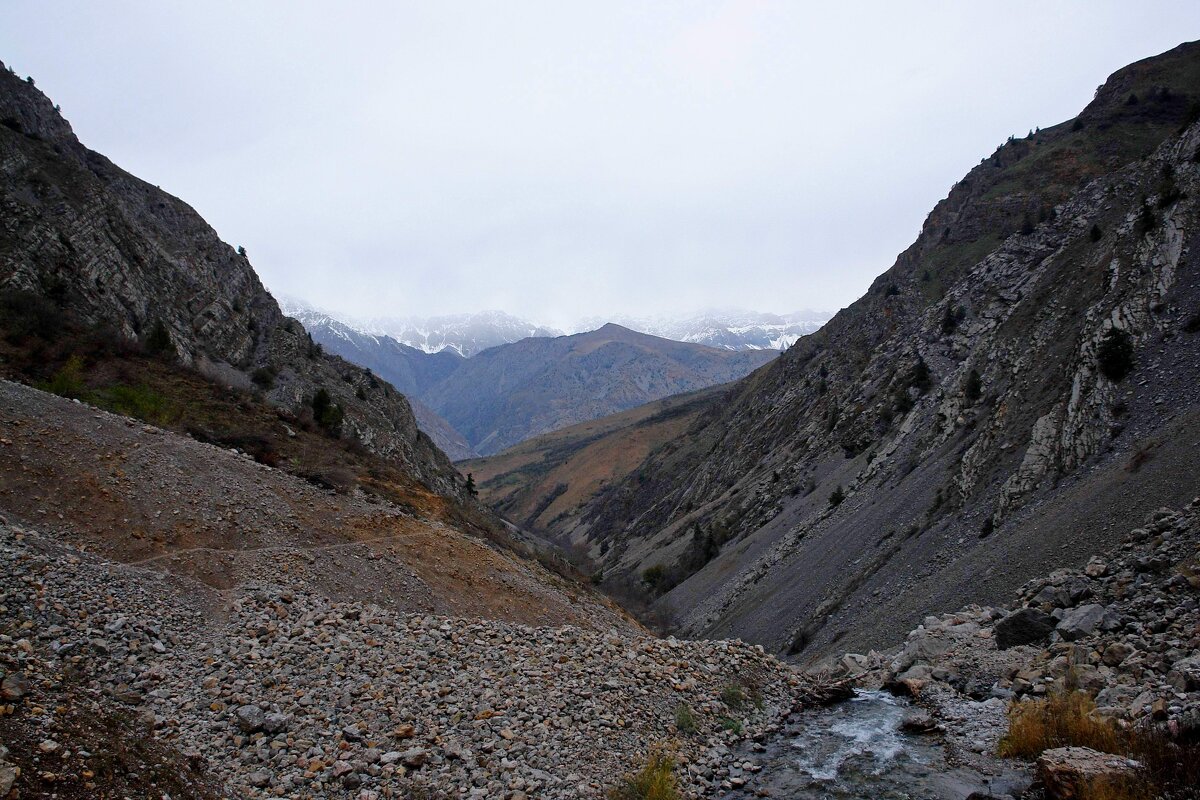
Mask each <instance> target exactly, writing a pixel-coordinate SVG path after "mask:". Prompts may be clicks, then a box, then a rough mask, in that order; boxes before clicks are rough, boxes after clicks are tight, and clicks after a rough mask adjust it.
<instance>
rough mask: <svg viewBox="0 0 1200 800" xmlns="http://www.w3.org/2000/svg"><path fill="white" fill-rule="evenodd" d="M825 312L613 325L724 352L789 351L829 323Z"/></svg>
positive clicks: (628, 320)
mask: <svg viewBox="0 0 1200 800" xmlns="http://www.w3.org/2000/svg"><path fill="white" fill-rule="evenodd" d="M831 316H832V315H831V314H827V313H825V312H822V311H797V312H795V313H792V314H766V313H761V312H757V311H743V310H738V309H729V310H720V309H710V310H707V311H702V312H698V313H696V314H688V315H684V316H675V317H671V316H666V317H622V316H617V317H614V318H613V319H612V320H611V321H612V322H615V323H617V324H619V325H623V326H624V327H626V328H629V329H630V330H635V331H640V332H642V333H649V334H651V335H653V336H661V337H662V338H664V339H674V340H675V341H677V342H694V343H696V344H706V345H708V346H709V347H720V348H723V349H725V350H786V349H787V348H789V347H791V346H792V345H793V344H794V343H795V342H796V340H797V339H799V338H800V337H801V336H807V335H808V334H810V333H813V332H815V331H817V330H820V328H821V326H822V325H824V324H825V323H826V322H828V321H829V318H830V317H831ZM605 321H607V320H600V319H591V320H586V321H585V322H583V323H581V325H580V329H590V328H594V327H598V326H599V325H600V324H602V323H603V322H605Z"/></svg>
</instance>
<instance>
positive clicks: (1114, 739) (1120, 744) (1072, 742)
mask: <svg viewBox="0 0 1200 800" xmlns="http://www.w3.org/2000/svg"><path fill="white" fill-rule="evenodd" d="M1095 711H1096V704H1095V701H1093V700H1092V698H1091V697H1090V696H1089V695H1088V694H1087V693H1085V692H1081V691H1066V692H1060V693H1057V694H1053V695H1051V696H1050V697H1047V698H1046V699H1044V700H1022V701H1019V702H1014V703H1012V704H1011V705H1010V706H1009V711H1008V718H1009V731H1008V734H1007V735H1006V736H1005V737H1004V738H1003V739H1002V740H1001V742H1000V755H1002V756H1006V757H1010V758H1025V759H1035V758H1037V757H1038V756H1040V755H1041V754H1042V753H1043V752H1044V751H1046V750H1049V749H1052V748H1056V747H1090V748H1091V749H1093V750H1098V751H1100V752H1102V753H1113V754H1115V755H1121V756H1126V757H1129V758H1133V759H1135V760H1136V761H1138V762H1139V763H1140V764H1141V768H1140V769H1139V770H1138V771H1137V772H1136V773H1135V775H1134V777H1133V778H1132V779H1130V780H1121V781H1115V782H1114V781H1108V782H1106V783H1104V784H1101V785H1093V786H1089V787H1087V793H1086V796H1087V797H1089V798H1098V799H1099V800H1149V798H1152V797H1175V796H1179V797H1190V796H1192V795H1190V794H1186V793H1185V794H1182V795H1179V794H1174V792H1177V791H1179V790H1184V791H1185V792H1187V791H1189V790H1191V789H1193V788H1194V787H1195V786H1197V785H1200V744H1197V743H1195V742H1177V741H1173V740H1171V739H1169V738H1167V737H1166V736H1165V735H1164V734H1162V733H1161V732H1159V731H1157V730H1149V729H1144V728H1121V727H1118V726H1117V725H1116V724H1115V723H1113V722H1112V721H1111V720H1108V719H1105V718H1102V717H1099V716H1097V715H1096V713H1095Z"/></svg>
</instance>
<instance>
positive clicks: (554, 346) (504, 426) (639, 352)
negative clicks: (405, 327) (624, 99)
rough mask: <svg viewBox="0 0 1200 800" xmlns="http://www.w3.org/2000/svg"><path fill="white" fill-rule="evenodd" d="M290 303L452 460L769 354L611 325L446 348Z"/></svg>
mask: <svg viewBox="0 0 1200 800" xmlns="http://www.w3.org/2000/svg"><path fill="white" fill-rule="evenodd" d="M288 310H289V313H290V314H291V315H292V316H293V317H294V318H295V319H297V320H299V321H300V322H301V323H302V324H303V325H304V327H305V329H306V330H307V331H308V332H309V334H310V335H311V336H312V337H313V340H314V341H316V342H318V343H319V344H321V345H322V346H323V347H324V348H325V349H327V350H328V351H329V352H332V353H336V354H337V355H340V356H342V357H343V358H345V359H347V360H348V361H352V362H353V363H355V364H358V365H360V366H363V367H367V368H368V369H370V370H372V372H374V374H376V375H378V376H379V377H381V378H384V379H385V380H387V381H389V382H390V383H391V384H392V385H393V386H395V387H396V388H397V389H399V390H400V391H401V392H404V393H405V394H406V395H407V396H408V398H409V401H410V403H412V405H413V410H414V413H415V414H416V417H417V422H418V424H419V425H420V427H421V430H422V431H424V432H425V433H426V434H428V435H429V436H430V437H431V438H432V439H433V440H434V441H435V442H436V443H437V444H438V446H439V447H441V448H442V450H443V451H444V452H445V453H447V454H448V455H449V456H450V457H451V458H452V459H454V460H455V461H459V460H463V459H470V458H475V457H477V456H478V455H479V454H480V453H481V452H486V453H491V452H495V451H497V450H498V449H503V448H504V447H507V446H508V445H512V444H515V443H517V442H519V441H521V440H522V439H525V438H528V437H529V436H531V435H535V434H537V433H542V432H544V431H550V430H556V429H558V428H561V427H563V426H564V425H571V424H574V423H576V422H582V421H585V420H589V419H593V418H596V417H603V416H606V415H608V414H610V413H613V412H616V411H622V410H625V409H627V408H631V407H634V406H637V405H640V404H642V403H645V402H648V401H651V400H656V399H658V398H660V397H664V396H667V395H671V394H674V393H677V392H680V391H684V392H686V391H692V390H695V389H700V388H704V387H708V386H712V385H714V384H718V383H725V382H728V381H731V380H734V379H736V378H740V377H742V376H743V375H745V374H746V373H747V372H749V371H751V370H753V369H755V368H756V367H758V366H760V365H762V364H764V363H766V362H767V361H769V360H770V359H771V358H772V357H773V353H771V352H769V351H762V352H758V353H753V352H747V353H734V352H729V351H728V350H722V349H716V348H712V347H706V346H701V345H692V344H681V343H679V342H672V341H668V340H664V339H661V338H658V337H653V336H647V335H644V334H639V333H635V332H633V331H629V330H627V329H625V328H622V327H620V326H617V325H609V326H604V327H602V328H601V329H599V330H597V331H589V332H587V333H583V334H577V335H575V336H568V337H556V338H547V337H529V338H527V339H522V340H521V341H519V342H514V343H511V344H506V345H501V346H497V347H494V348H489V349H488V350H485V351H483V352H482V353H479V354H476V355H475V356H473V357H471V358H463V357H462V356H460V355H459V354H458V353H457V352H456V351H454V350H449V349H447V350H442V351H439V352H436V353H427V352H424V351H422V350H418V349H416V348H413V347H409V346H408V345H405V344H402V343H400V342H398V341H396V340H395V339H393V338H392V337H390V336H387V335H384V334H378V333H367V332H365V331H363V330H361V329H359V328H357V327H353V326H351V325H349V324H347V323H344V322H341V321H339V320H337V319H334V318H333V317H331V316H330V315H328V314H326V313H324V312H321V311H317V310H314V309H312V308H310V307H307V306H303V305H302V304H300V303H298V302H290V303H289V304H288ZM580 393H582V397H581V394H580Z"/></svg>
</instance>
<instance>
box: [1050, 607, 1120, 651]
mask: <svg viewBox="0 0 1200 800" xmlns="http://www.w3.org/2000/svg"><path fill="white" fill-rule="evenodd" d="M1116 622H1117V621H1116V616H1115V615H1114V614H1113V613H1112V612H1111V611H1109V610H1108V609H1107V608H1105V607H1104V606H1102V605H1100V604H1099V603H1089V604H1088V605H1086V606H1080V607H1079V608H1072V609H1071V610H1069V611H1067V612H1065V613H1064V614H1063V615H1062V619H1060V620H1059V621H1058V627H1057V628H1056V630H1057V631H1058V635H1059V636H1061V637H1062V638H1063V639H1065V640H1066V641H1068V642H1073V641H1075V640H1077V639H1082V638H1083V637H1085V636H1089V635H1091V634H1093V633H1095V632H1096V631H1097V630H1100V629H1102V628H1103V629H1105V630H1111V629H1112V628H1114V627H1116Z"/></svg>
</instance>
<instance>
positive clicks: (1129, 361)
mask: <svg viewBox="0 0 1200 800" xmlns="http://www.w3.org/2000/svg"><path fill="white" fill-rule="evenodd" d="M1096 366H1097V367H1099V369H1100V372H1101V374H1103V375H1104V377H1106V378H1108V379H1109V380H1110V381H1112V382H1113V383H1120V382H1121V380H1122V379H1124V378H1125V376H1126V375H1128V374H1129V373H1130V372H1132V371H1133V337H1132V336H1130V335H1129V333H1128V331H1123V330H1121V329H1120V328H1110V329H1109V331H1108V333H1106V334H1104V338H1103V339H1101V340H1100V346H1099V347H1097V348H1096Z"/></svg>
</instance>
